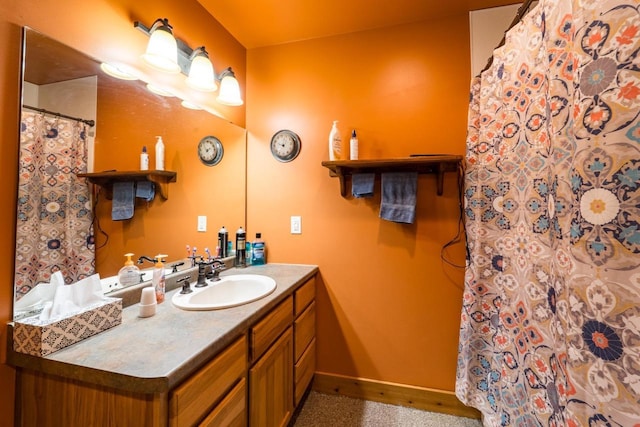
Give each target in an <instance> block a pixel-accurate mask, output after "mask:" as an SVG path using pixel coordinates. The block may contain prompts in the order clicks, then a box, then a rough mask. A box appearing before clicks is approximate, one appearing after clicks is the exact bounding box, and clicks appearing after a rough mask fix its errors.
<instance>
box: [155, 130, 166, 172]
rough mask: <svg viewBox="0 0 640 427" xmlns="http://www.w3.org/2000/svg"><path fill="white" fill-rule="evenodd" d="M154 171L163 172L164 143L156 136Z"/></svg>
mask: <svg viewBox="0 0 640 427" xmlns="http://www.w3.org/2000/svg"><path fill="white" fill-rule="evenodd" d="M156 138H157V141H156V170H159V171H163V170H164V143H163V142H162V137H161V136H156Z"/></svg>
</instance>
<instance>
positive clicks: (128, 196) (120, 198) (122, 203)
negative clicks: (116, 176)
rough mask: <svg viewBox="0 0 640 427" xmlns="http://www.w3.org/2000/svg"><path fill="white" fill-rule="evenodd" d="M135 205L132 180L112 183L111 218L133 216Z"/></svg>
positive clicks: (118, 219)
mask: <svg viewBox="0 0 640 427" xmlns="http://www.w3.org/2000/svg"><path fill="white" fill-rule="evenodd" d="M134 207H135V190H134V182H133V181H125V182H114V183H113V205H112V206H111V219H112V220H114V221H122V220H125V219H131V218H132V217H133V209H134Z"/></svg>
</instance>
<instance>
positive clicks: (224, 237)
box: [218, 225, 229, 258]
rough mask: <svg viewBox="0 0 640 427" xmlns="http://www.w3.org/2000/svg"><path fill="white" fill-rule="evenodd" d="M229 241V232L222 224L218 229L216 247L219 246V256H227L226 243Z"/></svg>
mask: <svg viewBox="0 0 640 427" xmlns="http://www.w3.org/2000/svg"><path fill="white" fill-rule="evenodd" d="M228 243H229V233H228V232H227V229H226V228H224V225H223V226H222V228H221V229H220V231H218V247H219V248H220V257H221V258H226V257H227V256H229V253H228V248H227V245H228Z"/></svg>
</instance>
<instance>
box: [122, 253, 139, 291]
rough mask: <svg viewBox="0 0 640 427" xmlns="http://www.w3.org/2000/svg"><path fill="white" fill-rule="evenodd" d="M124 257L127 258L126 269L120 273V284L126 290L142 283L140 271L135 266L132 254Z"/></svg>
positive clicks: (123, 268)
mask: <svg viewBox="0 0 640 427" xmlns="http://www.w3.org/2000/svg"><path fill="white" fill-rule="evenodd" d="M124 256H126V257H127V260H126V261H125V262H124V267H122V268H121V269H120V271H119V272H118V282H119V283H120V285H122V286H123V287H125V288H126V287H127V286H131V285H137V284H138V283H140V269H139V268H138V267H136V266H135V265H134V264H133V261H132V260H131V257H132V256H133V254H132V253H128V254H124Z"/></svg>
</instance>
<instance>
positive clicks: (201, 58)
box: [186, 55, 218, 92]
mask: <svg viewBox="0 0 640 427" xmlns="http://www.w3.org/2000/svg"><path fill="white" fill-rule="evenodd" d="M186 83H187V85H188V86H189V87H190V88H192V89H196V90H201V91H203V92H213V91H214V90H216V89H218V85H217V84H216V82H215V76H214V73H213V65H212V64H211V61H210V60H209V58H208V57H207V56H206V55H196V57H195V58H193V60H192V61H191V69H190V70H189V77H187V80H186Z"/></svg>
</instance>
